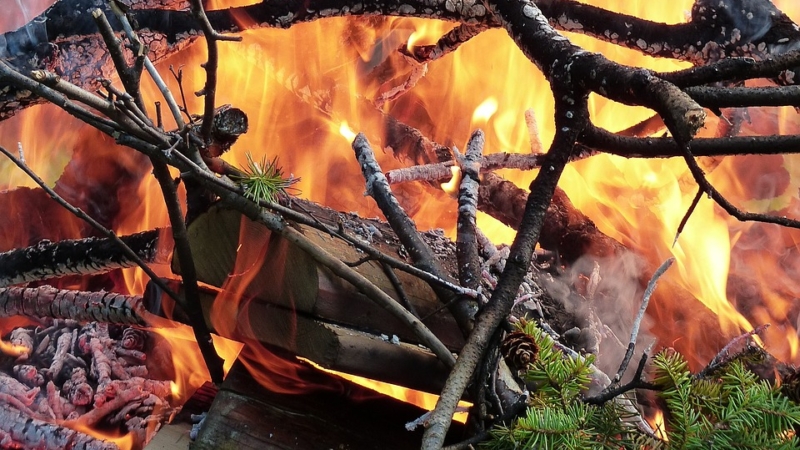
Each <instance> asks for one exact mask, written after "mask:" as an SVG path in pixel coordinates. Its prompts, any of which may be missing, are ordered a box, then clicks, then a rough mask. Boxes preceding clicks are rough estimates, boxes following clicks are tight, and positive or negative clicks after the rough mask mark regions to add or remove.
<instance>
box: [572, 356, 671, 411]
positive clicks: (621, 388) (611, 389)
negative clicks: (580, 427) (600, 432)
mask: <svg viewBox="0 0 800 450" xmlns="http://www.w3.org/2000/svg"><path fill="white" fill-rule="evenodd" d="M648 354H649V351H645V352H642V357H641V359H639V365H638V366H637V367H636V373H635V374H634V375H633V378H632V379H631V381H629V382H627V383H625V384H622V385H620V384H615V383H612V384H610V385H608V387H607V388H605V389H603V391H602V392H600V393H599V394H597V395H595V396H593V397H588V398H585V399H584V400H583V401H584V402H586V403H588V404H590V405H602V404H604V403H606V402H609V401H611V400H614V399H615V398H617V397H619V396H620V395H622V394H624V393H626V392H629V391H632V390H634V389H649V390H659V389H660V388H659V387H658V385H655V384H653V383H648V382H646V381H644V377H643V375H644V369H645V366H646V365H647V359H648V356H647V355H648Z"/></svg>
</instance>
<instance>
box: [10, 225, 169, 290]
mask: <svg viewBox="0 0 800 450" xmlns="http://www.w3.org/2000/svg"><path fill="white" fill-rule="evenodd" d="M161 231H163V230H159V229H156V230H151V231H143V232H141V233H136V234H132V235H128V236H120V237H119V239H120V240H121V241H123V242H125V244H126V245H128V247H130V248H131V250H133V252H134V253H135V254H136V255H138V256H139V257H140V258H142V260H143V261H145V262H149V263H152V262H156V261H157V259H158V256H159V255H158V253H157V252H158V246H159V234H160V233H161ZM135 266H136V263H135V262H134V261H132V260H131V259H130V258H128V256H127V255H125V254H124V253H123V252H121V251H120V248H119V247H118V246H117V244H116V243H115V242H114V241H113V240H111V239H102V238H94V237H90V238H85V239H70V240H64V241H60V242H50V241H42V242H39V243H38V244H36V245H34V246H32V247H27V248H20V249H15V250H11V251H8V252H5V253H0V287H6V286H12V285H15V284H23V283H28V282H31V281H42V280H47V279H50V278H58V277H64V276H68V275H88V274H98V273H104V272H108V271H111V270H114V269H123V268H128V267H135Z"/></svg>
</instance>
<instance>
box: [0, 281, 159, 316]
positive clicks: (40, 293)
mask: <svg viewBox="0 0 800 450" xmlns="http://www.w3.org/2000/svg"><path fill="white" fill-rule="evenodd" d="M145 315H146V313H145V306H144V304H143V303H142V297H140V296H136V295H122V294H115V293H113V292H102V291H101V292H85V291H70V290H63V289H56V288H54V287H52V286H40V287H35V288H20V287H9V288H0V317H12V316H26V317H31V318H35V319H44V318H53V319H70V320H75V321H78V322H83V323H86V322H92V321H98V322H105V323H118V324H129V325H145V324H146V320H145Z"/></svg>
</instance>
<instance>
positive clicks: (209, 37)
mask: <svg viewBox="0 0 800 450" xmlns="http://www.w3.org/2000/svg"><path fill="white" fill-rule="evenodd" d="M191 5H192V15H194V17H195V18H196V19H197V20H198V21H199V22H200V28H202V30H203V34H204V35H205V37H206V46H207V48H208V61H207V62H206V63H205V64H203V68H204V69H205V70H206V84H205V86H204V87H203V89H202V90H201V91H200V92H197V93H196V95H197V96H198V97H199V96H201V95H203V96H205V100H204V104H205V106H204V108H203V125H202V127H201V129H200V135H201V136H202V137H203V141H205V142H206V143H208V142H209V141H210V140H211V127H212V125H213V122H214V121H213V119H214V109H216V103H215V101H216V100H215V97H216V93H217V66H218V65H219V49H218V48H217V41H241V40H242V38H241V37H238V36H222V35H220V34H219V33H217V32H216V31H214V27H212V26H211V22H209V21H208V17H207V16H206V12H205V10H204V9H203V2H202V0H191Z"/></svg>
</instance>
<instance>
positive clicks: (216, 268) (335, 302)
mask: <svg viewBox="0 0 800 450" xmlns="http://www.w3.org/2000/svg"><path fill="white" fill-rule="evenodd" d="M299 204H300V205H301V206H302V208H303V209H305V210H307V211H309V212H310V213H311V214H313V216H314V217H316V218H317V219H318V220H320V221H322V222H324V223H327V224H330V225H333V226H336V224H337V223H341V224H342V226H343V227H345V229H346V230H347V231H346V232H347V233H350V234H354V235H356V236H359V237H360V238H362V239H364V240H369V241H371V242H372V244H373V245H374V246H375V247H377V248H378V249H380V250H382V251H384V252H386V253H388V254H390V255H394V256H396V257H399V258H401V259H402V257H401V256H400V255H399V253H398V252H399V251H400V244H399V241H398V240H397V238H396V237H394V233H393V232H392V230H391V228H390V227H389V226H388V225H386V224H385V223H382V222H379V221H377V220H364V219H361V218H359V217H357V216H355V215H341V214H340V213H338V212H335V211H332V210H330V209H327V208H323V207H320V206H319V205H315V204H313V203H311V202H304V201H299ZM240 226H241V228H240ZM297 228H298V229H299V230H301V231H302V232H303V233H304V234H305V236H306V237H307V238H308V239H310V240H312V241H313V242H314V243H316V244H317V245H321V246H322V247H323V248H325V249H327V250H328V251H329V252H330V253H332V254H335V255H337V256H338V257H339V258H340V259H341V260H343V261H347V262H356V261H358V260H360V259H361V258H362V256H363V254H361V253H360V252H358V251H357V250H355V249H354V248H352V247H351V246H349V245H347V244H346V243H343V242H342V241H341V240H338V239H334V238H332V237H331V236H329V235H328V234H326V233H323V232H321V231H319V230H316V229H313V228H311V227H308V226H305V225H297ZM373 230H374V231H373ZM240 233H241V242H247V243H248V248H252V249H257V248H264V249H266V250H267V257H266V258H264V259H263V260H258V261H253V263H255V264H258V265H257V266H255V267H254V268H253V270H258V276H255V277H254V278H253V280H252V282H251V283H250V284H249V285H247V286H243V287H242V288H243V289H244V290H243V292H242V294H243V295H246V296H249V297H253V298H256V299H258V301H260V302H268V303H272V304H276V305H280V306H283V307H286V308H290V309H295V310H297V311H298V313H305V314H310V315H312V316H316V317H319V318H321V319H324V320H328V321H331V322H334V323H341V324H345V325H348V326H352V327H354V328H357V329H362V330H370V329H371V330H381V332H382V333H384V334H388V335H391V334H395V335H397V336H399V337H400V339H401V340H403V341H405V342H414V343H419V340H418V339H417V338H416V337H415V336H414V334H413V333H411V332H410V331H409V330H408V328H407V327H406V326H405V325H404V324H401V323H400V322H399V321H398V320H397V319H396V318H394V317H393V316H392V315H391V314H389V313H387V312H386V311H385V310H383V309H382V308H380V307H378V306H376V305H374V304H373V303H372V302H371V301H369V300H368V299H366V298H365V297H364V296H363V295H361V294H359V293H358V292H357V291H356V290H355V289H354V288H353V287H352V286H351V285H350V284H349V283H346V282H344V281H343V280H342V279H340V278H339V277H337V276H335V275H333V274H332V273H331V272H330V271H328V270H327V269H324V268H323V267H321V266H319V265H317V264H316V263H315V262H314V261H313V260H312V259H311V258H310V257H309V256H308V255H307V254H305V253H304V252H302V251H299V250H298V249H297V248H296V247H295V246H294V245H292V244H289V243H287V242H286V241H285V240H283V239H280V238H278V237H277V236H274V235H272V233H270V232H269V231H267V230H265V229H264V228H263V227H262V226H260V225H258V224H256V223H255V222H252V221H249V220H245V221H242V219H241V215H240V214H239V213H236V212H233V211H230V210H226V209H223V208H219V207H215V208H212V209H211V210H209V212H208V213H206V214H204V215H203V216H201V217H199V218H198V219H197V220H195V221H194V222H193V223H192V224H190V226H189V239H190V241H191V243H192V248H193V251H194V253H195V257H196V260H197V273H198V278H199V279H200V280H202V281H203V282H205V283H208V284H210V285H212V286H218V287H221V286H223V285H224V284H225V283H226V280H228V277H229V275H231V274H234V273H235V265H236V261H237V255H245V256H247V255H248V253H246V252H242V251H238V252H237V249H238V247H239V242H240ZM423 238H424V239H426V241H427V242H428V245H429V246H430V247H431V248H432V249H433V251H434V253H436V254H437V255H438V256H442V257H444V258H445V259H446V262H445V268H446V270H448V271H449V273H451V274H452V273H455V262H454V260H453V257H452V252H453V250H454V247H453V243H452V242H451V241H449V240H448V239H446V238H444V237H443V236H441V235H436V234H433V233H423ZM249 256H250V257H253V256H255V255H252V254H249ZM448 258H449V259H448ZM240 264H241V261H240ZM284 267H289V268H291V270H288V271H287V270H284V269H283V268H284ZM354 269H355V270H356V271H357V272H359V273H360V274H362V275H363V276H365V277H367V278H368V279H369V280H371V281H372V282H373V283H375V284H376V286H378V287H379V288H381V289H382V290H384V291H385V292H387V293H389V295H392V296H395V295H396V294H395V293H394V287H393V285H392V283H391V281H390V280H389V279H388V278H387V276H386V274H385V272H384V270H383V268H382V267H381V266H380V264H377V263H376V262H374V261H367V262H365V263H363V264H360V265H358V266H356V267H354ZM173 271H175V272H178V268H177V265H176V264H174V263H173ZM397 276H398V278H399V279H400V281H401V282H402V284H403V287H404V289H405V291H406V294H407V295H408V298H409V300H410V301H411V302H412V303H413V304H414V306H415V308H416V309H417V310H418V311H419V313H420V315H421V316H422V317H424V316H426V315H428V314H431V313H433V312H435V311H436V310H437V309H438V308H439V306H440V304H439V302H438V301H437V300H436V296H435V295H434V293H433V291H432V290H431V288H430V287H429V286H428V285H427V284H426V283H424V282H422V281H421V280H420V279H418V278H416V277H414V276H411V275H408V274H406V273H404V272H401V271H398V272H397ZM237 278H238V277H233V278H232V280H231V281H235V280H236V279H237ZM395 298H396V297H395ZM345 304H346V305H347V306H346V307H345V306H344V305H345ZM425 323H426V325H427V326H428V327H429V328H431V329H432V330H434V332H435V333H436V334H437V336H438V337H439V338H440V339H441V340H442V341H443V342H444V343H445V345H447V346H448V347H450V348H452V349H456V348H459V347H460V346H461V345H462V343H463V338H462V336H461V332H460V331H459V330H458V327H457V325H456V324H455V323H454V322H453V320H452V317H451V316H450V315H448V314H446V313H438V314H436V315H434V316H432V317H431V318H429V319H427V320H426V321H425Z"/></svg>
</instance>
